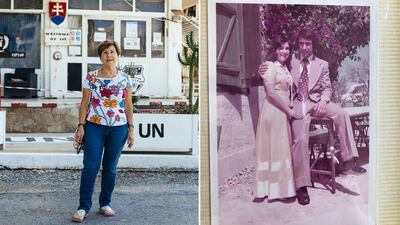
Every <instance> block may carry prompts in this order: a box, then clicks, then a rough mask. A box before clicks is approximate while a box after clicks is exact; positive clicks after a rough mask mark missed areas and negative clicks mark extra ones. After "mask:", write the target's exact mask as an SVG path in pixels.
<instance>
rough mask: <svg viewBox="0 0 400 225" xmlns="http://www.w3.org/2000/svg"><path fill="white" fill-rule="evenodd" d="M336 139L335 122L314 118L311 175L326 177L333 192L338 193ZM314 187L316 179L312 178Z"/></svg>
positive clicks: (310, 139) (310, 145)
mask: <svg viewBox="0 0 400 225" xmlns="http://www.w3.org/2000/svg"><path fill="white" fill-rule="evenodd" d="M335 142H336V139H335V137H334V133H333V120H332V119H329V118H312V119H311V124H310V137H309V148H310V164H311V165H310V168H311V175H313V174H314V175H317V176H319V175H326V176H328V177H329V178H330V180H331V182H332V190H331V192H332V193H333V194H334V193H335V192H336V186H335V184H336V181H335V177H336V170H335V164H336V157H335V153H336V150H335ZM311 182H312V185H313V187H315V186H314V179H313V176H311Z"/></svg>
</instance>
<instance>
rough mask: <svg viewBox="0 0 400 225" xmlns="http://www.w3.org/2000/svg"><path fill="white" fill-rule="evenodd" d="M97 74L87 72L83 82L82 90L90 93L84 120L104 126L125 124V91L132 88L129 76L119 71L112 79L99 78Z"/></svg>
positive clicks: (96, 71) (95, 72)
mask: <svg viewBox="0 0 400 225" xmlns="http://www.w3.org/2000/svg"><path fill="white" fill-rule="evenodd" d="M97 74H98V70H95V71H93V72H89V73H88V75H87V77H86V79H85V80H84V81H83V88H85V89H89V90H91V93H92V94H91V98H90V105H89V110H88V113H87V117H86V120H88V121H90V122H92V123H96V124H101V125H106V126H119V125H124V124H126V123H127V119H126V114H125V107H124V106H125V97H126V93H127V89H128V88H132V81H131V78H130V76H129V75H127V74H126V73H123V72H121V71H118V72H117V75H116V76H115V77H113V78H100V77H97Z"/></svg>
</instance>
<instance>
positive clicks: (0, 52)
mask: <svg viewBox="0 0 400 225" xmlns="http://www.w3.org/2000/svg"><path fill="white" fill-rule="evenodd" d="M9 43H10V38H9V36H8V35H7V34H0V58H25V52H10V44H9Z"/></svg>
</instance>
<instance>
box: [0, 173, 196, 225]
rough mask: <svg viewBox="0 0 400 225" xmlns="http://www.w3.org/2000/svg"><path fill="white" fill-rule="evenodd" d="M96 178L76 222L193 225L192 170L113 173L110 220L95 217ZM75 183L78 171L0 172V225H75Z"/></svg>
mask: <svg viewBox="0 0 400 225" xmlns="http://www.w3.org/2000/svg"><path fill="white" fill-rule="evenodd" d="M100 178H101V176H100V175H99V176H98V177H97V180H96V188H95V193H94V196H93V206H92V209H91V211H90V212H89V213H88V216H87V217H86V218H85V220H84V221H83V223H82V224H93V225H103V224H104V225H105V224H112V225H169V224H171V225H172V224H173V225H192V224H193V225H196V224H198V173H197V171H182V170H181V171H171V170H157V171H137V170H122V171H118V177H117V183H116V187H115V190H114V193H113V200H112V203H111V205H112V207H113V209H114V210H115V211H116V212H117V214H116V216H114V217H103V216H102V215H101V214H99V213H98V207H99V206H98V196H99V192H100ZM79 179H80V170H9V169H4V168H3V169H1V168H0V225H62V224H76V223H74V222H72V221H71V219H70V218H71V214H72V212H73V211H74V210H76V208H77V207H78V203H79Z"/></svg>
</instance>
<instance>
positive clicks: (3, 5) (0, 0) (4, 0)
mask: <svg viewBox="0 0 400 225" xmlns="http://www.w3.org/2000/svg"><path fill="white" fill-rule="evenodd" d="M0 9H11V1H10V0H0Z"/></svg>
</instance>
